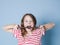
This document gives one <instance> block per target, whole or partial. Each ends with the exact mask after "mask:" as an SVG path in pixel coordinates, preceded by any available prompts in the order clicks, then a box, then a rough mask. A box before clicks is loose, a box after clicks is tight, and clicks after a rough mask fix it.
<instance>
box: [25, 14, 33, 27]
mask: <svg viewBox="0 0 60 45" xmlns="http://www.w3.org/2000/svg"><path fill="white" fill-rule="evenodd" d="M27 26H31V27H34V22H33V20H32V18H31V17H30V16H29V15H27V16H25V18H24V27H27Z"/></svg>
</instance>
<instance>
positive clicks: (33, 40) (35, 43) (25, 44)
mask: <svg viewBox="0 0 60 45" xmlns="http://www.w3.org/2000/svg"><path fill="white" fill-rule="evenodd" d="M44 32H45V30H44V29H36V30H34V31H33V32H32V34H31V35H27V36H26V37H23V36H22V35H21V30H16V29H14V30H13V35H14V36H15V37H16V38H17V40H18V45H41V37H42V35H44Z"/></svg>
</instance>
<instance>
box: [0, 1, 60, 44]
mask: <svg viewBox="0 0 60 45" xmlns="http://www.w3.org/2000/svg"><path fill="white" fill-rule="evenodd" d="M25 13H32V14H34V16H35V17H36V19H37V26H38V25H41V24H45V23H49V22H54V23H55V27H54V28H52V29H50V30H49V31H46V35H45V36H43V37H42V45H60V0H0V45H17V39H16V38H15V37H13V35H12V34H11V33H8V32H5V31H4V30H3V29H2V27H3V26H4V25H7V24H20V21H21V18H22V16H23V15H24V14H25Z"/></svg>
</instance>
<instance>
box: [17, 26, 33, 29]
mask: <svg viewBox="0 0 60 45" xmlns="http://www.w3.org/2000/svg"><path fill="white" fill-rule="evenodd" d="M18 28H28V29H31V28H33V27H31V26H27V27H20V26H19V25H18V27H17V29H18Z"/></svg>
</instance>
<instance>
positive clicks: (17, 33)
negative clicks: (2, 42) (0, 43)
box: [12, 29, 21, 38]
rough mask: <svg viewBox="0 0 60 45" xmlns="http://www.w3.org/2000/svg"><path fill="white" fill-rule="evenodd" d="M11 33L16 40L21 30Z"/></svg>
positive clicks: (14, 30)
mask: <svg viewBox="0 0 60 45" xmlns="http://www.w3.org/2000/svg"><path fill="white" fill-rule="evenodd" d="M12 33H13V36H14V37H16V38H17V37H18V36H19V35H20V34H21V30H18V29H13V30H12Z"/></svg>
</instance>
